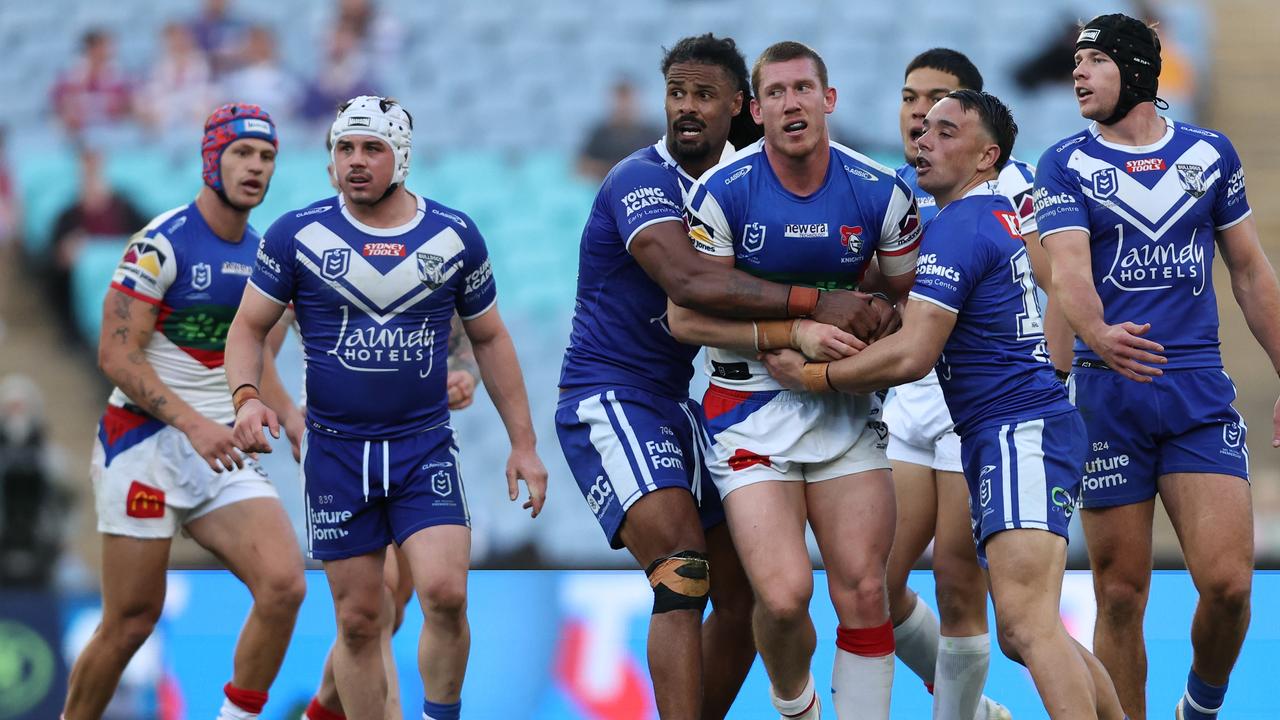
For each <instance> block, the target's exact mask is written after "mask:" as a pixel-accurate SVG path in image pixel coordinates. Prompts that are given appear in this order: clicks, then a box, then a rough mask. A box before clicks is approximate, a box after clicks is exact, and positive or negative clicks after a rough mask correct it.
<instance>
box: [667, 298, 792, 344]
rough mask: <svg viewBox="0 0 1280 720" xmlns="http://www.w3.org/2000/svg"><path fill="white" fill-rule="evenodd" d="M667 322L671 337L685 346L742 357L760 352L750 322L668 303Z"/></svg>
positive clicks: (755, 332)
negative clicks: (708, 348) (714, 349)
mask: <svg viewBox="0 0 1280 720" xmlns="http://www.w3.org/2000/svg"><path fill="white" fill-rule="evenodd" d="M667 322H668V324H669V325H670V326H671V334H672V336H674V337H675V339H677V340H679V341H680V342H682V343H684V344H686V345H702V346H704V347H714V348H721V349H723V350H732V351H734V352H738V353H743V354H754V353H756V352H759V350H758V348H759V345H758V344H757V342H758V337H757V326H756V324H755V323H754V322H752V321H750V320H730V319H727V318H720V317H709V316H707V315H704V314H702V313H701V312H698V311H696V310H693V309H690V308H687V307H681V306H679V305H676V304H675V303H674V302H668V303H667ZM775 322H781V321H775Z"/></svg>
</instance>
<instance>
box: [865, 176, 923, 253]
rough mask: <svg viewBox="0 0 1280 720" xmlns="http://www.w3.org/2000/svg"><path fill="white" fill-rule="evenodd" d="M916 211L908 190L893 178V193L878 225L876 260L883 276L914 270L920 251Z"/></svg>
mask: <svg viewBox="0 0 1280 720" xmlns="http://www.w3.org/2000/svg"><path fill="white" fill-rule="evenodd" d="M920 231H921V227H920V209H919V208H918V207H916V199H915V197H914V196H913V195H912V194H911V188H910V187H909V186H908V185H907V184H906V183H905V182H903V180H902V178H900V177H898V176H896V175H895V176H894V184H893V193H892V194H891V195H890V197H889V207H888V209H887V210H886V212H885V214H884V221H883V222H882V223H881V226H880V242H879V244H878V245H876V257H877V258H878V259H879V261H880V270H881V272H883V273H884V274H885V275H889V276H894V275H905V274H907V273H909V272H911V271H912V270H914V269H915V267H916V257H917V255H918V254H919V251H920V234H921V232H920Z"/></svg>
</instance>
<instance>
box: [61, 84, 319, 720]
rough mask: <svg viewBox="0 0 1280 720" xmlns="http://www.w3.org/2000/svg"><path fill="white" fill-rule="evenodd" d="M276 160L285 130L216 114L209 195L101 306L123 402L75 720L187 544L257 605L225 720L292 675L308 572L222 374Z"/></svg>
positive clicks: (104, 341) (98, 700) (105, 467)
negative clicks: (240, 431) (201, 550)
mask: <svg viewBox="0 0 1280 720" xmlns="http://www.w3.org/2000/svg"><path fill="white" fill-rule="evenodd" d="M276 147H277V139H276V128H275V125H274V124H273V123H272V121H271V117H270V116H269V115H268V114H267V113H266V112H265V111H263V110H262V109H261V108H259V107H258V106H256V105H243V104H238V105H224V106H222V107H220V108H218V109H217V110H215V111H214V113H213V114H212V115H210V116H209V119H208V120H207V121H206V122H205V132H204V139H203V142H202V145H201V155H202V158H203V161H204V163H203V164H204V169H203V173H202V175H203V179H204V187H202V188H201V189H200V192H199V194H198V195H197V196H196V199H195V202H193V203H191V204H190V205H185V206H183V207H179V208H175V209H173V210H170V211H168V212H166V213H164V214H162V215H160V216H158V217H156V218H155V219H154V220H152V221H151V222H150V223H149V224H148V225H147V226H146V227H145V228H144V229H142V230H141V231H140V232H138V233H137V234H136V235H134V236H133V237H132V238H131V239H130V241H129V244H128V247H127V248H126V250H125V253H124V258H123V260H122V261H121V263H120V266H119V267H118V268H117V269H116V272H115V276H114V277H113V278H112V281H111V288H110V289H109V290H108V291H107V297H106V300H105V302H104V304H103V314H102V333H101V336H100V339H99V341H98V346H99V348H98V362H99V365H101V366H102V370H103V372H104V373H105V374H106V375H107V377H108V378H110V380H111V381H112V382H113V383H114V384H115V386H116V387H115V390H114V391H113V392H112V394H111V398H110V400H108V403H107V411H106V414H105V415H104V416H103V418H102V423H101V425H100V426H99V428H98V438H97V442H96V443H95V446H94V452H93V464H92V477H93V490H94V497H95V500H96V504H97V510H98V530H99V531H100V532H101V533H102V622H101V624H100V625H99V626H98V628H97V630H96V631H94V634H93V637H92V639H90V641H89V644H88V645H86V646H85V649H84V650H83V651H82V652H81V654H80V656H79V657H78V658H77V659H76V662H75V664H74V666H72V668H71V677H70V679H69V683H68V689H67V700H66V706H65V708H64V710H63V717H64V718H65V719H66V720H85V719H86V718H98V717H101V716H102V713H103V711H104V710H105V708H106V707H107V703H108V701H110V699H111V696H112V694H113V693H114V692H115V689H116V685H117V684H118V683H119V681H120V675H121V673H122V672H123V671H124V669H125V666H126V665H127V664H128V662H129V659H130V658H131V657H132V656H133V654H134V652H135V651H137V649H138V648H139V647H140V646H141V645H142V643H143V642H144V641H145V640H146V639H147V637H148V636H150V634H151V631H152V629H153V628H154V627H155V623H156V621H157V620H158V619H159V618H160V613H161V611H162V609H163V607H164V597H165V570H166V568H167V566H168V559H169V547H170V544H171V542H172V539H173V536H174V534H175V533H176V532H177V531H178V530H179V529H182V530H183V531H185V532H186V533H188V534H189V535H190V536H191V537H192V538H193V539H194V540H195V541H196V542H197V543H199V544H200V545H201V546H203V547H205V548H207V549H208V550H210V551H211V552H213V553H214V554H215V555H217V556H218V557H219V558H220V559H221V560H222V561H223V562H224V563H225V564H226V565H227V567H228V568H229V569H230V570H231V571H232V572H234V573H235V574H236V576H237V577H239V578H241V579H242V580H243V581H244V582H245V585H247V586H248V588H249V590H250V592H251V593H253V599H254V602H253V607H252V609H251V610H250V613H249V617H248V619H247V621H246V622H245V625H244V628H243V630H241V633H240V639H239V642H238V643H237V645H236V655H235V662H234V666H233V671H232V676H231V682H229V683H227V684H226V687H225V688H224V690H225V693H226V696H227V699H226V701H225V703H224V704H223V706H222V709H221V711H220V713H219V715H218V717H219V718H221V719H223V720H242V719H244V718H256V717H258V713H259V712H261V710H262V707H263V705H264V704H265V703H266V700H267V690H268V688H269V687H270V686H271V682H272V681H273V680H274V679H275V676H276V673H277V672H278V671H279V669H280V663H281V661H282V660H284V653H285V649H286V647H287V646H288V644H289V638H290V636H291V634H292V630H293V623H294V620H295V618H296V616H297V611H298V606H299V605H300V604H301V603H302V597H303V594H304V593H305V591H306V585H305V581H304V579H303V576H302V556H301V553H300V552H298V545H297V541H296V540H295V539H294V535H293V530H292V529H291V528H290V526H289V518H288V516H287V515H286V514H285V512H284V508H283V507H281V505H280V500H279V498H278V496H277V494H276V491H275V488H274V487H272V485H271V482H270V481H269V480H267V478H266V475H265V474H264V473H263V471H262V469H261V467H260V466H259V465H258V464H257V462H256V461H255V460H254V459H253V458H252V457H247V456H242V455H241V454H240V453H239V452H237V451H236V449H235V447H234V444H233V439H232V430H231V422H232V419H233V418H234V413H233V411H232V401H231V395H230V394H229V393H228V390H227V381H226V373H225V371H224V368H223V347H224V343H225V339H226V334H227V327H228V326H229V325H230V323H231V318H232V316H233V315H234V314H235V311H236V306H237V305H238V304H239V302H240V296H241V295H242V294H243V292H244V288H245V283H246V281H247V280H248V277H249V273H250V272H251V271H252V269H253V262H254V260H253V258H254V255H255V253H256V252H257V246H258V233H257V232H256V231H255V230H254V229H253V228H252V227H251V226H250V225H249V211H250V210H252V209H253V208H254V207H256V206H257V205H258V204H259V203H261V202H262V199H263V197H265V195H266V192H267V186H268V185H269V184H270V182H271V175H272V173H273V171H274V170H275V158H276ZM264 380H265V381H266V384H264V386H263V391H264V396H267V399H268V401H269V402H271V404H272V406H273V407H276V408H279V409H280V410H281V412H282V413H287V411H288V408H289V402H290V401H289V399H288V396H287V394H285V393H284V390H283V388H282V387H281V386H280V382H279V379H278V378H277V377H276V374H275V370H274V369H271V368H268V370H267V372H266V373H265V375H264ZM245 527H252V528H253V529H254V532H252V533H245V532H244V531H243V529H244V528H245Z"/></svg>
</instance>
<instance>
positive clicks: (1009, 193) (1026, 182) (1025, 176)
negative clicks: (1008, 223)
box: [998, 160, 1039, 235]
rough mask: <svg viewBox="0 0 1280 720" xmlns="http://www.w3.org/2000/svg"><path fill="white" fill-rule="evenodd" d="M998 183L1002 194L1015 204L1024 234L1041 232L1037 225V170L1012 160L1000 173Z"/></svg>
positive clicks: (1019, 224) (1015, 210)
mask: <svg viewBox="0 0 1280 720" xmlns="http://www.w3.org/2000/svg"><path fill="white" fill-rule="evenodd" d="M998 181H999V182H998V185H999V190H1000V194H1001V195H1003V196H1005V197H1007V198H1009V201H1010V202H1012V203H1013V210H1014V212H1015V213H1017V215H1018V226H1019V227H1020V228H1022V233H1023V234H1024V235H1026V234H1030V233H1033V232H1039V230H1038V228H1039V226H1038V225H1036V202H1035V191H1036V184H1035V181H1036V169H1035V168H1033V167H1031V166H1030V165H1028V164H1026V163H1024V162H1020V161H1018V160H1010V161H1009V162H1008V163H1007V164H1006V165H1005V166H1004V169H1003V170H1001V171H1000V177H999V178H998Z"/></svg>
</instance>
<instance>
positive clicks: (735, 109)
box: [729, 90, 742, 117]
mask: <svg viewBox="0 0 1280 720" xmlns="http://www.w3.org/2000/svg"><path fill="white" fill-rule="evenodd" d="M740 112H742V91H741V90H739V91H737V92H735V93H734V94H733V104H732V108H731V111H730V112H729V115H730V116H731V117H737V116H738V113H740Z"/></svg>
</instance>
